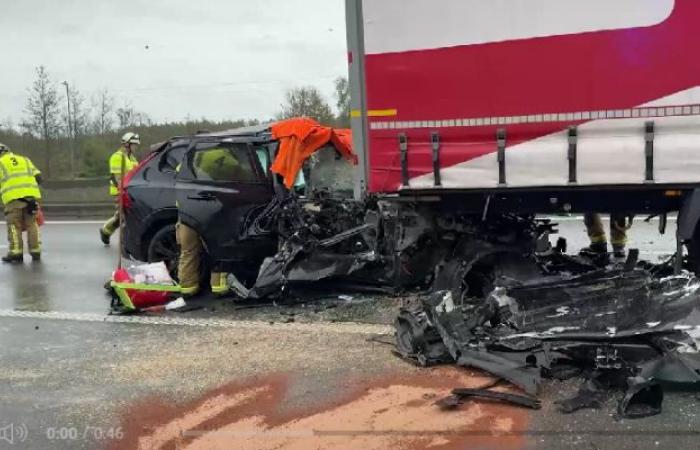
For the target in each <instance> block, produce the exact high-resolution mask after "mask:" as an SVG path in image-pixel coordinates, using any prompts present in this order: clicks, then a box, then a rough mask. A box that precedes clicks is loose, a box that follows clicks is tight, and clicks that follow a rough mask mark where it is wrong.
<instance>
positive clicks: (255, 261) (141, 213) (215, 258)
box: [124, 126, 353, 280]
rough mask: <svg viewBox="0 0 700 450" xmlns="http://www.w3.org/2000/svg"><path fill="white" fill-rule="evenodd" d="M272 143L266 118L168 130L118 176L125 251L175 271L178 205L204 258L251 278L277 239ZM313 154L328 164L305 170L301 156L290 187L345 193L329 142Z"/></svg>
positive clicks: (348, 183)
mask: <svg viewBox="0 0 700 450" xmlns="http://www.w3.org/2000/svg"><path fill="white" fill-rule="evenodd" d="M277 147H278V142H276V141H275V140H273V139H272V136H271V133H270V128H269V126H256V127H247V128H240V129H236V130H231V131H225V132H220V133H207V134H197V135H193V136H186V137H175V138H172V139H170V140H169V141H168V142H166V143H164V144H162V145H160V146H159V147H158V148H156V149H155V150H154V151H152V152H151V154H150V155H149V156H148V157H147V158H146V159H145V160H144V162H143V163H142V164H141V165H140V166H139V167H138V168H137V169H136V170H135V171H134V172H132V173H131V174H130V175H129V177H128V178H127V180H126V181H125V186H126V189H125V191H126V195H125V199H124V204H125V223H126V227H125V232H124V236H125V246H124V252H125V254H126V256H128V257H132V258H134V259H136V260H139V261H148V262H154V261H165V262H166V264H167V265H168V268H169V269H170V271H171V273H173V274H175V272H176V268H177V259H178V246H177V243H176V241H175V224H176V222H177V220H178V208H177V206H176V205H179V206H180V207H181V210H182V211H183V213H181V217H180V218H181V220H182V221H183V222H184V223H186V224H187V225H188V226H190V227H192V228H194V229H195V230H197V231H198V232H199V234H200V235H201V236H202V240H203V243H204V246H205V249H206V252H207V254H208V258H207V260H208V261H207V262H208V265H209V266H210V267H212V265H213V266H216V268H217V269H220V270H223V271H230V272H234V273H236V274H237V276H239V277H242V278H243V279H244V280H254V279H255V277H256V275H257V272H258V270H259V268H260V265H261V264H262V262H263V260H264V259H265V258H266V257H269V256H272V255H274V254H275V253H276V252H277V250H278V245H279V243H278V239H277V231H278V230H277V229H276V227H277V223H276V222H275V213H276V212H277V210H278V208H279V202H277V201H276V200H275V199H276V198H281V196H280V195H276V193H279V192H280V190H285V188H284V187H283V186H282V184H281V182H280V181H279V180H278V179H277V178H278V177H277V176H273V175H272V174H271V172H270V170H269V169H270V164H271V161H272V160H273V158H274V155H275V154H276V150H277ZM227 156H230V157H231V158H230V159H231V160H233V161H235V162H236V164H235V166H234V167H232V166H227V165H226V164H225V162H226V157H227ZM207 160H209V161H210V163H211V162H212V161H213V162H214V163H215V170H211V169H209V170H205V169H204V168H203V166H204V162H205V161H207ZM314 161H315V164H318V163H319V162H321V164H320V165H324V167H326V168H330V170H328V169H324V170H318V171H317V172H316V175H312V174H311V173H310V171H309V164H308V163H309V162H308V161H307V164H305V168H304V172H303V173H302V174H301V176H300V178H299V180H298V182H297V185H296V187H295V190H297V192H298V193H299V194H301V196H302V197H303V196H304V193H305V192H306V191H307V190H309V189H311V186H312V185H313V182H316V184H317V185H318V184H324V183H325V184H327V185H329V186H331V189H332V190H334V191H336V192H340V193H342V195H344V196H348V195H351V194H352V187H353V180H352V171H351V170H348V168H349V165H348V164H347V163H345V162H341V163H340V165H342V166H343V168H342V173H341V172H339V171H338V170H336V169H334V168H333V166H334V164H335V162H336V161H338V158H337V155H336V151H335V149H334V147H332V146H331V145H328V146H327V147H326V148H323V149H321V150H319V151H318V152H317V154H316V155H315V156H314V158H313V161H311V163H312V165H313V163H314ZM210 165H211V164H210ZM178 166H180V169H179V171H177V170H176V168H177V167H178ZM176 172H177V174H176ZM304 175H306V177H307V179H308V180H309V183H306V182H305V181H304Z"/></svg>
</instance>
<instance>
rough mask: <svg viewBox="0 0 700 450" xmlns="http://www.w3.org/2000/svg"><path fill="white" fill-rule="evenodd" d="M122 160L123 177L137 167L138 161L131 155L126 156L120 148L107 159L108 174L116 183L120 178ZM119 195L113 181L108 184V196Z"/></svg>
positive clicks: (117, 187) (124, 151)
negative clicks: (112, 176)
mask: <svg viewBox="0 0 700 450" xmlns="http://www.w3.org/2000/svg"><path fill="white" fill-rule="evenodd" d="M122 159H123V160H124V175H126V174H127V173H129V172H130V171H131V169H133V168H134V167H136V166H138V165H139V161H138V159H136V157H135V156H134V155H133V154H131V155H127V154H126V150H125V149H124V148H123V147H121V148H119V150H117V151H116V152H114V153H113V154H112V156H110V157H109V173H110V174H111V175H114V179H115V180H116V182H117V183H119V180H121V178H122ZM117 194H119V186H117V185H116V184H114V181H110V182H109V195H117Z"/></svg>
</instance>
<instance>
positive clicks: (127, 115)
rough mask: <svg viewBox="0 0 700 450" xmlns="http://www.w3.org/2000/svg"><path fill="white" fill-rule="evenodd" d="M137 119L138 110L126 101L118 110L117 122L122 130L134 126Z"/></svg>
mask: <svg viewBox="0 0 700 450" xmlns="http://www.w3.org/2000/svg"><path fill="white" fill-rule="evenodd" d="M135 117H136V110H135V109H134V107H133V106H132V105H131V103H129V102H126V101H125V102H124V104H123V105H122V106H121V107H120V108H117V121H118V125H119V128H120V129H124V128H129V127H130V126H133V124H134V120H135Z"/></svg>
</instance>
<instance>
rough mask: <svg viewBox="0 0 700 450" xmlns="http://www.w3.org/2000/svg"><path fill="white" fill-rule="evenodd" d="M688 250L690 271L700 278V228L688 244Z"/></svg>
mask: <svg viewBox="0 0 700 450" xmlns="http://www.w3.org/2000/svg"><path fill="white" fill-rule="evenodd" d="M685 248H686V250H688V260H687V262H688V267H687V268H688V270H690V271H692V272H694V273H695V275H697V276H700V227H698V228H696V229H695V233H694V234H693V238H692V239H691V240H689V241H687V242H686V244H685Z"/></svg>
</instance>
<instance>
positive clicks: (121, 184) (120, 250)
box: [117, 144, 129, 270]
mask: <svg viewBox="0 0 700 450" xmlns="http://www.w3.org/2000/svg"><path fill="white" fill-rule="evenodd" d="M127 145H129V144H127ZM121 163H122V167H121V171H120V172H119V189H118V200H117V201H118V202H119V246H118V252H117V270H119V269H121V268H122V254H123V250H124V191H123V189H124V171H125V170H126V155H125V154H124V152H122V161H121Z"/></svg>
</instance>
